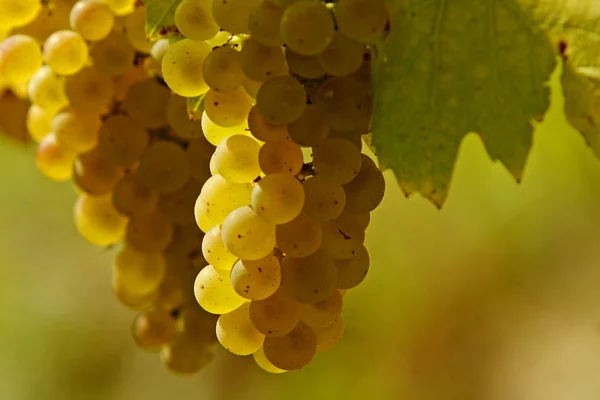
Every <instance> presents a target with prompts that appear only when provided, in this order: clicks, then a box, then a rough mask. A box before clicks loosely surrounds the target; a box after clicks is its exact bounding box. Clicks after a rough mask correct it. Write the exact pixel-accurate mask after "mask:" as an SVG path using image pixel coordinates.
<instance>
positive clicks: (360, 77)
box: [350, 52, 373, 84]
mask: <svg viewBox="0 0 600 400" xmlns="http://www.w3.org/2000/svg"><path fill="white" fill-rule="evenodd" d="M372 58H373V56H372V55H371V52H366V53H365V54H364V55H363V62H362V64H360V67H359V68H358V69H357V70H356V71H354V73H353V74H352V75H350V77H351V78H353V79H355V80H357V81H359V82H363V83H366V84H370V82H371V66H372V65H371V59H372Z"/></svg>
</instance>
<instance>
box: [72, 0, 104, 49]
mask: <svg viewBox="0 0 600 400" xmlns="http://www.w3.org/2000/svg"><path fill="white" fill-rule="evenodd" d="M69 22H70V25H71V28H72V29H73V30H74V31H75V32H78V33H79V34H80V35H81V37H83V38H84V39H85V40H88V41H90V42H95V41H98V40H102V39H104V38H105V37H107V36H108V35H109V34H110V32H111V31H112V29H113V26H114V23H115V15H114V14H113V12H112V10H111V9H110V7H109V6H108V4H106V3H105V2H104V1H103V0H79V1H78V2H77V3H75V5H73V8H72V9H71V13H70V15H69Z"/></svg>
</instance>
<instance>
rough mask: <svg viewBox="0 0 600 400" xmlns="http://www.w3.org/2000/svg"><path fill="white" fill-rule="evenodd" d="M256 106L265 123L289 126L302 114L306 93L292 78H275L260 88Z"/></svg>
mask: <svg viewBox="0 0 600 400" xmlns="http://www.w3.org/2000/svg"><path fill="white" fill-rule="evenodd" d="M256 105H257V107H258V110H259V111H260V113H261V114H262V116H263V117H264V118H265V120H266V121H267V122H269V123H271V124H275V125H285V124H289V123H291V122H294V121H295V120H297V119H298V118H299V117H300V116H301V115H302V113H303V112H304V109H305V108H306V92H305V91H304V87H303V86H302V85H301V84H300V83H299V82H298V81H297V80H295V79H294V78H292V77H289V76H277V77H274V78H271V79H269V80H267V81H266V82H265V83H263V85H262V86H261V87H260V89H259V90H258V94H257V95H256Z"/></svg>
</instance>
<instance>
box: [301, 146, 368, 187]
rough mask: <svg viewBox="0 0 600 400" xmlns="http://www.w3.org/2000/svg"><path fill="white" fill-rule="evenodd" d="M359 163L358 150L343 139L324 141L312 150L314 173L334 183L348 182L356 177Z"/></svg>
mask: <svg viewBox="0 0 600 400" xmlns="http://www.w3.org/2000/svg"><path fill="white" fill-rule="evenodd" d="M361 163H362V157H361V153H360V150H358V149H357V148H356V146H354V145H353V144H352V143H351V142H349V141H347V140H344V139H339V138H329V139H325V140H324V141H322V142H321V143H319V144H318V145H316V146H315V147H314V149H313V166H314V168H315V171H316V172H317V174H318V175H320V176H322V177H323V178H325V179H327V180H330V181H331V182H334V183H339V184H344V183H348V182H350V181H351V180H352V179H354V178H355V177H356V176H357V175H358V173H359V171H360V169H361Z"/></svg>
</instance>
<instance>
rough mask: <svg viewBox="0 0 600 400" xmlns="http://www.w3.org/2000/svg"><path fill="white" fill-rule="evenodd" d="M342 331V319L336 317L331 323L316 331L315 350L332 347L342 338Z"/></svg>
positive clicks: (324, 349)
mask: <svg viewBox="0 0 600 400" xmlns="http://www.w3.org/2000/svg"><path fill="white" fill-rule="evenodd" d="M343 333H344V320H343V319H342V317H340V318H338V319H337V320H336V321H335V322H334V323H333V324H332V325H330V326H328V327H327V328H324V329H321V330H319V331H318V332H317V350H318V351H326V350H330V349H332V348H333V347H334V346H335V345H336V344H337V343H338V342H339V341H340V339H341V338H342V335H343Z"/></svg>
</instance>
